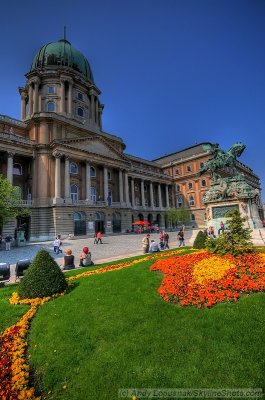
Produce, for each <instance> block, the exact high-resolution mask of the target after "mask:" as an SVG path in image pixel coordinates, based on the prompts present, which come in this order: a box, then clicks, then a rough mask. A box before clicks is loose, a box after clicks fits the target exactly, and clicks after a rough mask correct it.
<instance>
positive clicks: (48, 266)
mask: <svg viewBox="0 0 265 400" xmlns="http://www.w3.org/2000/svg"><path fill="white" fill-rule="evenodd" d="M67 286H68V285H67V281H66V279H65V276H64V273H63V272H62V271H61V270H60V267H59V265H58V264H57V262H56V261H55V260H54V259H53V258H52V256H51V255H50V254H49V253H48V252H47V251H46V250H40V251H39V252H38V253H37V255H36V257H35V258H34V260H33V261H32V263H31V264H30V266H29V268H28V270H27V272H26V273H25V276H24V278H23V279H22V280H21V282H20V284H19V289H18V293H19V295H20V297H22V298H24V299H26V298H27V299H33V298H35V297H47V296H52V295H53V294H56V293H62V292H63V291H64V290H65V289H66V288H67Z"/></svg>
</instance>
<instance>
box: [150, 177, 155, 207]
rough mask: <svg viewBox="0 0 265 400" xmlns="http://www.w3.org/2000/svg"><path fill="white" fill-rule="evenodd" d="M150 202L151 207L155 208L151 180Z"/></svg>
mask: <svg viewBox="0 0 265 400" xmlns="http://www.w3.org/2000/svg"><path fill="white" fill-rule="evenodd" d="M150 203H151V208H154V190H153V183H152V182H150Z"/></svg>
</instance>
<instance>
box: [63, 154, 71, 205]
mask: <svg viewBox="0 0 265 400" xmlns="http://www.w3.org/2000/svg"><path fill="white" fill-rule="evenodd" d="M64 197H65V200H68V201H69V200H70V162H69V156H68V155H66V156H65V167H64Z"/></svg>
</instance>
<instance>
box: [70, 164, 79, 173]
mask: <svg viewBox="0 0 265 400" xmlns="http://www.w3.org/2000/svg"><path fill="white" fill-rule="evenodd" d="M70 174H75V175H76V174H78V166H77V164H76V163H74V162H73V163H71V164H70Z"/></svg>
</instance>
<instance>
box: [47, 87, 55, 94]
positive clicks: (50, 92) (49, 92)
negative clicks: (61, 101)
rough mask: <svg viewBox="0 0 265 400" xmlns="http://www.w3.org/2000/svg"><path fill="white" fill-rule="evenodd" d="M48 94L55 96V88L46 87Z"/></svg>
mask: <svg viewBox="0 0 265 400" xmlns="http://www.w3.org/2000/svg"><path fill="white" fill-rule="evenodd" d="M48 94H55V86H48Z"/></svg>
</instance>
